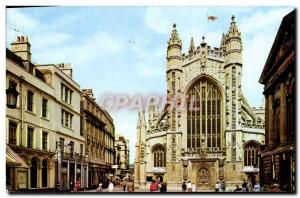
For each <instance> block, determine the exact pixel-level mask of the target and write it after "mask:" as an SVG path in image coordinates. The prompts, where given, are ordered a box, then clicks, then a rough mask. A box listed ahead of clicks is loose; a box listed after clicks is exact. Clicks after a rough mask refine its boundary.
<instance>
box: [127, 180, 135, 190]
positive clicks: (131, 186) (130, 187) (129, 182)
mask: <svg viewBox="0 0 300 198" xmlns="http://www.w3.org/2000/svg"><path fill="white" fill-rule="evenodd" d="M126 185H127V187H126V189H127V192H133V191H134V188H133V181H131V180H128V182H127V183H126Z"/></svg>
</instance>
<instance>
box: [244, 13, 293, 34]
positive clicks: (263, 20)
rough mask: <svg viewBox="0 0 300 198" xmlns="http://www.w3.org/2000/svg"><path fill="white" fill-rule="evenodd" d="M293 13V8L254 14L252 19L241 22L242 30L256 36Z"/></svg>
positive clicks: (248, 18)
mask: <svg viewBox="0 0 300 198" xmlns="http://www.w3.org/2000/svg"><path fill="white" fill-rule="evenodd" d="M290 11H291V8H277V9H271V10H269V11H267V12H263V11H258V12H254V13H253V14H252V15H251V16H250V17H247V18H244V19H243V20H242V21H241V25H240V30H241V31H242V32H243V33H244V34H255V33H257V32H259V31H260V30H262V29H265V28H266V27H268V26H273V25H276V24H278V21H281V20H282V18H283V17H284V16H285V15H286V14H288V13H289V12H290Z"/></svg>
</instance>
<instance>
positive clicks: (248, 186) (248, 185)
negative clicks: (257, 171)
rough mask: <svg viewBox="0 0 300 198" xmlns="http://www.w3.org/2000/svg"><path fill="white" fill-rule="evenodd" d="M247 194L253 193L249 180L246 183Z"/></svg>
mask: <svg viewBox="0 0 300 198" xmlns="http://www.w3.org/2000/svg"><path fill="white" fill-rule="evenodd" d="M247 192H253V186H252V182H251V180H250V179H249V180H248V183H247Z"/></svg>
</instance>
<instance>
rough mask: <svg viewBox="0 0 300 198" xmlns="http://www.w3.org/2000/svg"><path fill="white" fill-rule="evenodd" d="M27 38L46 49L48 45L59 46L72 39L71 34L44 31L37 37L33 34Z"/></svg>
mask: <svg viewBox="0 0 300 198" xmlns="http://www.w3.org/2000/svg"><path fill="white" fill-rule="evenodd" d="M29 39H30V42H31V43H33V44H34V45H36V46H38V47H41V48H46V49H48V48H49V47H55V46H61V45H63V44H65V43H66V42H68V41H70V40H71V39H73V36H72V35H70V34H66V33H61V32H45V33H42V34H39V35H38V37H37V36H34V37H30V38H29Z"/></svg>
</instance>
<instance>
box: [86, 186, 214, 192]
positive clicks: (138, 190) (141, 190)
mask: <svg viewBox="0 0 300 198" xmlns="http://www.w3.org/2000/svg"><path fill="white" fill-rule="evenodd" d="M85 192H97V190H96V189H95V190H89V191H85ZM102 192H108V191H107V188H106V189H103V190H102ZM114 192H124V191H123V188H122V187H121V186H117V187H115V189H114ZM134 192H149V191H148V190H145V189H135V191H134ZM168 192H181V189H179V190H176V189H168ZM197 192H201V191H197ZM202 192H214V191H213V190H205V191H202ZM99 193H100V192H99Z"/></svg>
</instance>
